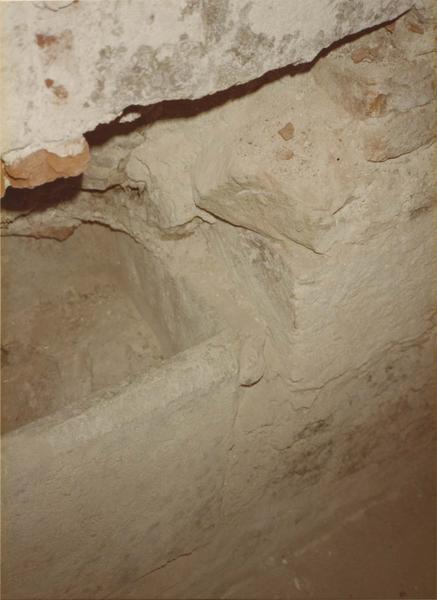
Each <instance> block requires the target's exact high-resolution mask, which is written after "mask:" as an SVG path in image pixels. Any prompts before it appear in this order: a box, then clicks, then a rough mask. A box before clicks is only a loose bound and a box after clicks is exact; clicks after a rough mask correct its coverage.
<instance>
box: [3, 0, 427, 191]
mask: <svg viewBox="0 0 437 600" xmlns="http://www.w3.org/2000/svg"><path fill="white" fill-rule="evenodd" d="M411 4H412V1H411V0H367V1H366V2H363V1H360V2H354V4H353V6H352V5H351V4H350V3H349V2H343V1H342V0H336V1H335V2H332V1H328V0H323V2H320V0H311V1H310V2H309V1H308V0H299V1H296V2H293V3H290V2H288V0H277V1H275V2H274V3H268V2H263V1H254V2H243V0H207V1H204V2H200V1H198V0H168V1H166V2H161V0H146V1H141V2H136V1H134V0H128V1H126V0H123V1H117V0H110V1H108V2H83V1H79V0H75V1H73V2H64V3H59V2H36V1H33V2H25V3H21V4H19V5H18V4H17V3H15V2H6V3H2V6H1V13H2V16H1V27H2V44H3V51H2V56H3V61H2V78H1V79H2V82H3V90H2V99H3V102H4V110H3V120H2V121H3V122H2V134H3V139H2V148H1V155H2V160H3V162H4V163H5V164H6V166H7V169H9V170H10V165H11V162H12V161H13V160H17V159H18V158H20V160H21V159H23V158H24V157H26V156H28V155H29V154H32V153H34V152H35V151H39V150H48V146H47V144H48V143H49V142H51V141H53V140H60V141H64V142H65V141H68V140H72V139H75V138H77V137H78V136H81V135H82V134H83V133H85V132H87V131H90V130H92V129H94V128H95V127H96V125H98V124H99V123H107V122H109V121H112V120H113V119H115V118H117V117H119V116H120V115H121V114H122V112H123V110H124V109H126V108H127V107H130V106H132V105H149V104H153V103H156V102H159V101H161V100H164V99H176V98H199V97H201V96H205V95H207V94H211V93H213V92H216V91H217V90H223V89H226V88H228V87H230V86H233V85H236V84H240V83H244V82H246V81H249V80H251V79H254V78H256V77H259V76H260V75H262V74H263V73H265V72H267V71H269V70H271V69H276V68H278V67H283V66H285V65H290V64H300V63H303V62H308V61H311V60H312V59H313V58H314V57H315V56H316V55H317V54H318V53H319V52H320V51H321V50H322V49H323V48H326V47H327V46H329V45H330V44H332V43H333V42H335V41H336V40H338V39H341V38H343V37H344V36H347V35H349V34H351V33H355V32H357V31H359V30H361V29H364V28H366V27H372V26H373V25H376V24H377V23H380V22H382V21H386V20H389V19H392V18H394V17H396V16H397V15H399V14H400V13H401V12H402V11H404V10H406V9H408V8H410V6H411ZM419 25H420V24H419ZM93 27H97V28H98V32H97V33H95V32H94V31H93V33H91V29H90V28H93ZM12 151H16V152H18V153H19V156H17V155H16V156H14V157H12V156H11V154H10V152H12ZM41 156H42V155H41V154H40V155H38V160H41ZM29 160H32V161H36V160H37V158H35V157H34V158H33V159H29ZM76 166H77V168H79V167H78V163H77V164H76ZM83 167H84V165H82V168H83ZM69 171H70V169H69V168H66V169H63V170H62V172H61V173H60V176H65V175H69V174H73V173H72V172H71V173H70V172H69ZM52 176H53V172H52V169H49V170H48V172H47V173H45V168H43V169H41V172H40V176H39V177H38V178H35V177H33V178H30V180H29V182H28V185H29V186H32V185H37V184H38V183H39V182H40V180H41V181H50V180H51V178H52ZM44 177H45V178H44ZM21 181H22V183H21V185H24V183H25V181H26V180H25V179H24V180H21ZM10 183H11V185H15V184H16V179H14V178H12V179H11V180H10ZM6 185H8V181H7V180H6Z"/></svg>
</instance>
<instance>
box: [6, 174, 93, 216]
mask: <svg viewBox="0 0 437 600" xmlns="http://www.w3.org/2000/svg"><path fill="white" fill-rule="evenodd" d="M82 178H83V176H82V175H78V176H77V177H69V178H68V179H66V178H62V179H57V180H56V181H50V182H49V183H44V184H43V185H40V186H38V187H36V188H32V189H28V188H13V187H9V188H8V189H7V190H6V193H5V195H4V197H3V198H2V200H1V208H2V210H7V211H15V212H31V211H38V212H43V211H45V210H47V209H49V208H53V207H55V206H58V205H59V204H61V203H64V202H69V201H70V200H73V198H75V197H76V196H77V194H78V193H79V192H80V190H81V186H82Z"/></svg>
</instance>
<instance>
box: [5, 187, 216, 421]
mask: <svg viewBox="0 0 437 600" xmlns="http://www.w3.org/2000/svg"><path fill="white" fill-rule="evenodd" d="M27 194H29V192H27ZM55 210H59V207H57V208H56V209H55ZM60 233H62V232H60V231H59V230H57V235H58V236H59V235H60ZM69 234H70V235H69V236H68V237H67V238H66V239H63V240H60V239H53V238H52V237H47V238H44V237H32V236H31V235H26V236H6V237H3V238H2V278H3V285H2V291H3V293H2V296H3V297H2V302H3V314H7V315H8V319H7V321H5V322H4V323H3V338H2V371H3V372H2V388H3V392H4V394H3V398H4V399H5V401H4V403H3V410H2V429H3V431H12V430H14V429H17V428H19V427H22V426H24V425H27V424H29V423H31V422H33V421H35V420H37V419H40V418H43V417H47V416H49V415H53V414H54V413H56V412H57V411H60V410H64V409H65V408H66V407H69V408H70V409H71V410H74V411H76V410H79V411H81V410H82V409H84V408H86V407H87V406H89V405H90V403H92V402H93V397H94V398H97V399H101V398H102V393H103V398H104V397H105V394H106V395H108V396H109V397H113V396H114V395H116V394H117V393H118V391H119V390H120V389H121V388H123V387H125V386H126V385H129V384H131V383H132V382H133V381H136V380H137V379H138V378H139V377H141V376H144V374H147V372H148V371H149V370H150V369H151V368H152V367H158V368H159V367H160V366H161V365H162V366H164V367H165V364H166V361H167V360H168V359H169V358H170V357H172V356H174V355H175V354H177V353H179V352H182V351H184V350H186V349H187V348H188V347H190V346H192V345H195V344H198V343H201V342H202V341H203V340H207V339H209V337H210V336H211V335H212V334H213V333H215V330H214V328H215V325H216V324H215V323H214V322H213V320H211V319H206V320H202V318H201V316H200V317H199V315H201V314H202V311H199V307H198V302H197V301H196V298H195V297H194V295H193V294H194V293H193V292H192V290H190V288H189V285H188V284H187V283H186V282H185V281H184V280H183V278H178V277H173V276H172V275H171V274H170V272H169V270H168V269H167V268H166V264H165V260H164V259H163V258H162V257H157V256H155V255H154V254H153V252H151V251H148V250H147V249H146V248H145V247H144V246H143V245H140V244H139V243H137V242H136V241H135V240H134V239H133V238H132V237H130V236H129V235H127V234H125V233H123V232H118V231H113V230H111V229H110V228H109V227H107V226H103V225H100V224H82V225H80V226H79V227H77V228H76V229H74V231H73V233H71V231H70V232H69Z"/></svg>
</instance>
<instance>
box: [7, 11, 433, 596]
mask: <svg viewBox="0 0 437 600" xmlns="http://www.w3.org/2000/svg"><path fill="white" fill-rule="evenodd" d="M366 6H367V5H366ZM62 10H65V11H68V10H73V7H66V8H65V9H62ZM62 10H61V11H58V12H62ZM65 14H67V12H65ZM434 28H435V21H434V17H433V15H432V11H431V10H430V7H429V6H428V8H426V7H424V8H423V7H422V8H421V9H420V10H415V11H413V12H409V13H407V14H406V15H404V16H403V17H401V18H400V19H398V20H397V21H396V22H395V24H391V25H390V27H387V28H381V29H378V30H376V31H372V32H368V33H366V34H364V35H362V36H360V37H356V38H354V39H353V40H350V41H349V42H348V43H345V44H343V45H339V46H338V47H337V48H336V49H333V50H331V52H329V53H328V54H326V56H323V57H322V58H320V60H319V61H317V63H316V64H315V65H314V66H313V67H312V68H308V69H299V70H296V69H293V68H290V69H289V70H288V71H286V72H283V73H281V76H271V77H268V78H266V79H264V80H263V81H261V82H257V83H256V84H254V85H250V86H248V87H247V88H246V89H245V90H244V91H245V92H246V93H235V91H232V92H229V93H227V94H224V95H222V96H221V97H219V98H217V97H216V98H211V99H209V100H200V101H198V102H197V103H195V104H194V105H193V104H191V103H181V104H177V105H176V106H175V105H172V104H170V105H165V104H164V105H162V106H160V107H158V108H157V109H156V112H154V113H150V114H149V115H148V116H145V117H144V122H143V124H142V126H141V127H138V128H136V129H135V131H134V132H133V131H131V130H130V127H131V125H130V124H126V125H125V126H124V127H125V129H124V130H123V128H121V129H120V128H119V127H117V128H116V133H117V135H114V136H113V137H109V130H107V133H108V137H109V139H107V141H102V140H103V139H104V137H105V136H104V135H102V139H100V140H99V143H97V138H94V140H93V139H91V138H90V147H91V152H90V154H91V161H90V164H89V166H88V167H87V170H86V172H85V174H84V176H83V177H82V178H77V179H76V180H74V181H71V182H70V183H67V184H66V183H60V182H55V183H54V184H50V185H46V186H42V187H41V188H39V189H38V190H35V191H34V192H32V193H27V192H23V191H22V190H9V192H8V196H7V198H6V199H7V202H6V205H5V206H4V208H3V211H2V212H3V215H2V216H3V233H4V235H5V236H6V237H5V240H6V241H4V242H3V244H4V247H5V248H6V259H7V260H9V261H10V264H9V271H10V272H12V273H13V274H14V275H13V278H12V275H11V280H13V282H14V283H13V286H14V289H15V292H14V293H13V294H12V295H11V299H10V300H9V302H10V304H11V311H12V304H14V309H13V310H14V323H13V324H11V325H10V327H9V334H10V337H11V339H12V340H13V338H14V335H15V336H18V335H20V336H21V338H20V339H21V340H26V339H29V338H30V334H32V333H33V331H32V329H31V328H29V329H25V328H24V327H25V324H26V321H25V320H24V319H23V318H22V316H23V315H24V314H25V312H26V311H28V310H29V306H30V304H31V303H32V302H34V303H35V305H36V306H38V305H39V304H44V302H45V303H46V304H47V302H50V301H52V300H50V297H51V290H50V287H47V288H46V287H44V286H43V283H44V280H45V279H48V280H49V281H50V279H49V278H48V276H45V277H41V278H39V277H38V273H40V274H41V273H42V268H41V266H40V267H39V268H38V269H36V270H35V269H33V268H32V265H33V264H37V260H38V261H39V264H41V263H42V264H44V256H45V255H46V256H47V257H50V261H51V262H50V264H53V265H58V266H57V267H56V269H62V265H63V264H65V262H64V258H63V256H62V251H61V250H60V249H59V248H60V247H64V246H62V245H63V244H65V245H67V244H69V245H70V246H69V247H71V248H75V247H77V246H81V245H83V246H84V249H83V250H81V252H79V250H76V252H77V253H78V255H80V256H82V251H83V252H85V254H86V252H88V253H89V260H90V264H94V265H95V266H94V267H93V268H95V269H96V271H97V272H101V271H103V265H105V264H107V263H109V262H110V263H111V264H112V263H116V262H117V261H118V263H117V265H116V268H115V269H112V268H111V269H110V271H111V273H112V272H113V270H115V271H116V273H117V275H116V276H113V275H111V277H112V279H111V281H113V282H114V281H115V282H116V286H117V285H120V286H121V285H123V286H124V287H123V289H126V297H127V298H128V299H129V301H132V302H133V303H134V304H135V306H136V308H137V309H138V310H142V312H141V315H142V318H143V319H144V321H145V322H147V323H150V324H151V325H154V326H155V328H156V324H157V323H158V322H159V324H160V327H159V328H156V332H157V333H156V335H157V338H158V340H161V341H162V340H167V342H168V343H169V346H168V350H167V352H166V353H163V356H162V357H161V358H162V360H161V361H160V362H159V364H157V365H156V364H155V365H154V366H150V365H149V364H147V366H146V365H145V367H144V371H145V370H146V369H148V372H143V371H141V370H140V372H139V374H138V373H137V375H136V378H135V379H134V380H132V381H131V382H130V384H129V382H128V383H126V381H118V382H114V381H111V382H110V383H111V385H108V386H107V387H105V386H103V387H102V389H100V390H98V391H97V392H95V393H94V394H83V393H82V392H81V391H80V390H79V391H78V392H77V393H76V395H75V397H74V398H70V399H68V401H67V402H64V404H63V405H61V406H57V407H56V410H54V411H53V410H52V411H50V410H49V411H48V414H46V415H45V416H44V417H43V418H40V419H39V420H36V421H34V422H31V421H32V419H30V420H29V419H27V424H25V425H23V424H22V426H21V427H20V426H18V427H16V428H15V431H11V432H9V433H7V434H6V435H5V436H4V439H3V443H4V455H5V457H6V459H5V462H4V464H5V466H6V469H7V470H6V475H5V489H6V493H5V506H6V513H7V514H8V522H7V525H6V533H5V536H6V540H7V543H8V546H9V552H8V555H7V558H6V563H5V565H6V566H5V568H6V570H5V573H6V578H5V583H4V585H5V586H6V589H7V593H8V597H9V598H11V599H12V598H15V599H17V600H18V599H22V598H41V597H44V598H53V599H55V598H71V599H74V598H77V597H87V598H114V599H119V598H137V599H138V600H139V599H144V598H175V597H187V598H192V597H225V598H236V597H245V590H247V589H249V588H250V585H249V586H248V587H245V584H246V583H249V580H250V577H251V574H253V570H252V571H251V569H253V568H254V567H253V565H254V564H255V562H256V560H259V561H261V562H263V561H264V562H263V564H265V561H267V560H270V558H271V557H274V560H280V557H281V552H282V549H283V548H285V547H292V548H293V549H294V548H297V547H299V546H300V545H301V544H302V543H303V540H304V539H308V538H309V537H311V535H313V534H314V529H315V528H317V527H319V526H321V524H325V523H326V522H329V521H330V519H333V518H336V519H340V520H343V519H345V518H346V516H347V515H349V514H350V513H351V511H353V510H355V509H360V508H362V507H363V506H366V505H367V503H368V502H369V501H370V500H371V499H375V498H378V497H381V496H384V495H385V494H387V493H388V491H390V493H391V494H394V495H396V494H397V493H398V491H397V490H398V489H400V488H399V485H400V482H401V481H402V480H403V479H404V478H405V477H407V476H408V474H409V473H411V471H413V472H414V471H415V470H416V469H418V465H420V464H422V462H423V461H424V460H429V461H430V460H432V459H433V457H434V454H433V452H434V448H433V437H435V436H434V429H435V422H434V415H435V398H436V380H435V373H434V368H433V367H434V365H433V347H434V339H435V323H434V321H435V303H434V301H433V285H434V282H435V270H436V264H435V261H436V257H435V252H434V250H435V248H434V222H435V174H434V171H433V166H434V165H435V158H436V157H435V146H434V145H433V135H434V131H433V118H434V117H433V112H434V105H433V97H432V93H431V91H432V86H433V84H432V80H433V77H434V75H433V64H432V60H433V59H432V56H433V53H432V51H431V49H432V45H431V44H432V42H431V41H430V40H431V37H432V35H433V29H434ZM404 123H413V124H416V125H414V127H413V126H412V127H411V129H409V130H408V135H405V130H404V129H403V127H404ZM123 131H125V132H126V134H123ZM374 139H376V140H378V144H379V145H378V146H377V147H376V146H375V144H374V142H373V140H374ZM11 192H12V193H11ZM35 192H36V193H35ZM93 228H95V229H97V230H98V231H99V233H98V234H95V238H96V239H97V238H98V239H104V240H106V241H105V243H104V244H103V243H102V244H101V245H99V244H97V242H93V234H90V231H93ZM101 230H104V233H102V231H101ZM114 232H117V233H114ZM111 235H114V236H117V239H120V240H123V241H120V246H119V247H118V249H117V252H115V251H114V250H111V251H110V250H109V248H110V247H112V246H111V244H112V242H109V240H108V236H111ZM8 236H11V237H8ZM75 236H78V237H77V238H75ZM34 238H36V239H34ZM64 238H65V239H64ZM62 240H64V241H62ZM126 240H128V241H126ZM20 243H22V244H23V245H25V247H26V248H28V247H29V248H30V246H31V247H32V249H33V252H34V253H35V254H36V256H37V258H35V263H32V252H31V251H27V250H26V251H24V250H21V251H16V252H11V251H9V252H8V244H10V246H9V247H10V248H12V249H13V248H16V247H17V246H18V244H20ZM65 247H67V246H65ZM97 247H99V248H101V249H102V252H99V253H98V252H96V248H97ZM57 252H58V254H56V253H57ZM93 252H94V255H93ZM21 256H23V259H22V260H23V261H24V260H25V258H24V256H27V260H28V266H27V270H24V269H23V276H22V279H21V281H20V260H19V258H20V257H21ZM55 257H56V258H55ZM93 258H94V260H95V263H93V261H92V259H93ZM48 260H49V258H47V260H46V262H48ZM141 265H142V266H141ZM52 271H53V272H52V277H53V273H54V272H55V271H56V273H59V271H58V270H55V268H53V270H52ZM33 273H36V275H33ZM80 273H81V271H80V269H79V270H78V279H77V281H76V283H75V282H74V281H75V280H74V279H72V280H71V281H72V282H73V283H72V284H71V285H73V284H74V285H78V282H82V281H83V279H82V278H81V276H80ZM120 273H124V275H120ZM41 288H43V289H41ZM24 290H25V291H26V293H25V294H24V293H22V292H23V291H24ZM85 291H86V293H89V294H91V295H92V290H88V289H87V290H85ZM63 293H64V292H63V290H61V292H60V294H59V296H56V299H57V300H58V302H59V303H60V304H61V305H62V304H63V303H64V302H65V303H67V301H69V298H68V297H67V296H65V297H63V295H62V294H63ZM17 298H18V299H20V302H17V301H16V299H17ZM42 299H43V300H44V302H42ZM126 304H127V300H126ZM146 305H147V310H144V307H145V306H146ZM117 306H119V305H117ZM106 308H107V305H106V304H104V305H102V310H105V311H106ZM32 310H33V311H34V312H35V310H36V309H35V308H32ZM104 318H106V319H107V323H108V328H109V327H110V326H111V320H112V319H111V317H109V316H107V315H106V313H104ZM27 322H28V321H27ZM26 326H27V325H26ZM14 327H15V333H14ZM54 329H55V332H54V334H53V335H56V334H57V330H56V328H54ZM126 329H127V328H126ZM117 335H118V333H117ZM31 339H32V344H34V345H35V347H34V348H33V350H34V351H35V350H38V351H41V352H42V351H43V350H44V352H46V353H47V354H46V355H47V356H49V357H50V358H52V359H53V360H54V359H55V358H56V356H52V354H54V349H56V345H55V344H53V342H51V341H50V338H49V339H48V341H47V342H44V344H45V345H47V346H48V347H47V348H45V349H42V348H40V346H42V345H43V342H42V341H41V340H40V339H38V336H35V335H33V337H31ZM102 339H105V343H107V341H106V338H102ZM118 339H119V338H116V339H114V340H112V342H113V344H114V345H115V346H117V345H120V344H118V342H117V340H118ZM66 341H68V337H67V336H66ZM123 341H126V340H125V338H123ZM6 350H9V355H8V356H9V358H8V360H10V361H11V363H13V357H14V347H13V345H12V346H11V347H10V348H6ZM110 354H111V356H113V353H110ZM115 360H116V363H117V365H118V364H119V363H120V362H121V361H119V360H118V359H117V358H116V355H115ZM61 362H63V364H64V365H65V364H66V363H65V361H61ZM16 364H18V366H19V365H20V361H17V363H16ZM9 368H10V369H12V368H13V365H12V366H11V367H9ZM66 368H67V367H66ZM110 372H111V374H112V373H113V371H112V370H111V371H110ZM17 373H19V370H18V371H17ZM34 375H35V378H36V379H37V378H38V373H37V372H35V373H34ZM70 376H71V375H70ZM28 379H29V378H28ZM31 383H32V382H31ZM30 387H31V388H32V385H31V386H30ZM72 391H73V392H74V390H72ZM73 395H74V394H73ZM32 397H34V395H33V396H32V394H31V393H28V395H27V396H26V398H32ZM29 421H30V422H29ZM254 561H255V562H254ZM256 564H258V563H256ZM251 565H252V566H251ZM287 568H290V581H291V580H292V578H293V572H292V568H291V567H287ZM292 591H293V594H294V597H308V594H307V596H305V593H307V592H306V591H305V590H303V591H302V590H300V591H299V590H298V589H295V588H293V590H292ZM290 593H291V592H290Z"/></svg>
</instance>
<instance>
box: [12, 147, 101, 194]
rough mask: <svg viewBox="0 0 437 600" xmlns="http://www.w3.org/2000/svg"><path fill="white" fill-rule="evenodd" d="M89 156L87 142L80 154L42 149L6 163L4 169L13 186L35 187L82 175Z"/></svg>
mask: <svg viewBox="0 0 437 600" xmlns="http://www.w3.org/2000/svg"><path fill="white" fill-rule="evenodd" d="M89 158H90V154H89V147H88V144H87V143H86V142H85V144H84V147H83V150H82V151H81V152H80V153H79V154H74V155H67V156H59V155H58V154H55V153H53V152H48V151H47V150H45V149H41V150H37V151H36V152H33V153H32V154H29V156H26V157H25V158H22V159H19V160H16V161H15V162H13V163H11V164H4V165H3V170H4V173H5V176H6V177H7V178H8V180H9V184H10V185H11V186H12V187H16V188H33V187H36V186H37V185H42V184H43V183H46V182H48V181H54V180H55V179H58V178H59V177H75V176H76V175H80V174H81V173H83V171H84V170H85V168H86V166H87V164H88V161H89Z"/></svg>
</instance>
